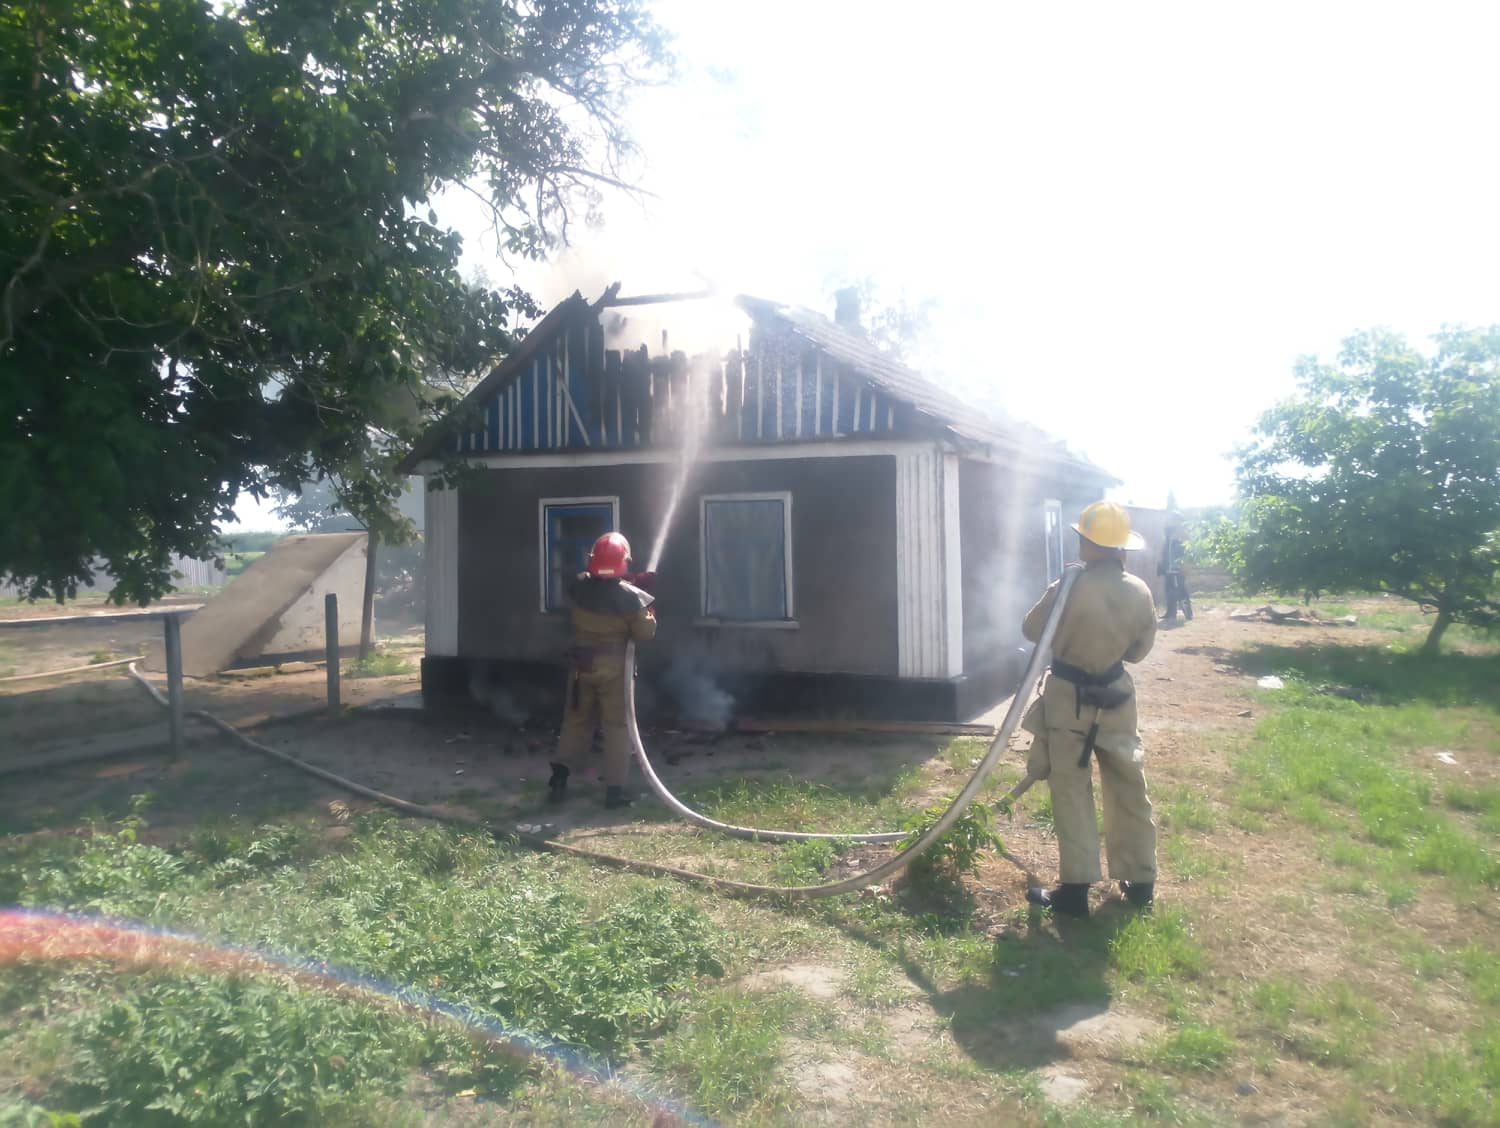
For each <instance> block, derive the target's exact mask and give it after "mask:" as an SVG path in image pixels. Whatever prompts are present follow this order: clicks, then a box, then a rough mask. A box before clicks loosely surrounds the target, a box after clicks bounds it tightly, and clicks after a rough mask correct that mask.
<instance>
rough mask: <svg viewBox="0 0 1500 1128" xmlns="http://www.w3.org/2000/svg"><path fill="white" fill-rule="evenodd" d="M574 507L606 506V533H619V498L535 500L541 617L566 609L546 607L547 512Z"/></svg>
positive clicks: (559, 612) (552, 498)
mask: <svg viewBox="0 0 1500 1128" xmlns="http://www.w3.org/2000/svg"><path fill="white" fill-rule="evenodd" d="M575 505H607V506H609V509H610V516H609V529H608V530H606V531H607V532H612V533H618V532H619V531H620V498H619V495H618V494H616V495H615V496H613V497H542V498H537V503H536V523H537V573H538V574H537V587H538V592H537V594H538V607H539V608H540V610H541V613H542V614H543V615H561V614H562V613H563V612H564V611H566V610H567V608H566V607H548V606H547V578H548V577H547V555H548V553H547V510H548V509H550V508H553V507H556V508H563V507H565V506H575Z"/></svg>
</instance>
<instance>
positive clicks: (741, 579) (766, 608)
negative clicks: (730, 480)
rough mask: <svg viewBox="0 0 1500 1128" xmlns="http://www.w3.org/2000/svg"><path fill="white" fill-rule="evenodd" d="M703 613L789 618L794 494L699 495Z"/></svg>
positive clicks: (751, 619) (748, 619)
mask: <svg viewBox="0 0 1500 1128" xmlns="http://www.w3.org/2000/svg"><path fill="white" fill-rule="evenodd" d="M702 505H703V509H702V517H703V558H702V572H703V616H704V618H706V619H710V620H713V621H717V622H731V623H789V622H790V621H791V619H792V552H791V546H792V495H791V494H789V493H768V494H721V495H718V496H709V497H705V498H703V502H702Z"/></svg>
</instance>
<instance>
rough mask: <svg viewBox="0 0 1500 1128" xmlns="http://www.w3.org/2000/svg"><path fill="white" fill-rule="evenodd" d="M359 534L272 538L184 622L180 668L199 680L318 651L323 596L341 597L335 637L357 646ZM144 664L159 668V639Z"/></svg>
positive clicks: (162, 664) (362, 538)
mask: <svg viewBox="0 0 1500 1128" xmlns="http://www.w3.org/2000/svg"><path fill="white" fill-rule="evenodd" d="M366 544H367V537H366V535H365V534H364V533H316V534H313V533H309V534H294V535H292V536H289V537H286V538H284V539H283V540H281V541H278V542H277V543H276V544H275V545H274V546H273V547H272V548H271V549H270V550H269V551H268V552H267V553H266V554H265V555H264V556H262V557H261V558H260V559H259V560H256V561H255V562H254V563H252V564H251V565H250V566H249V567H248V568H246V569H245V570H244V571H243V572H241V573H240V574H239V575H238V576H236V577H235V578H234V580H232V581H231V582H230V583H229V585H228V586H227V587H225V588H224V590H223V591H221V592H220V593H219V594H218V595H216V596H215V597H214V598H213V599H211V600H210V601H209V602H208V603H206V604H204V605H203V607H202V608H201V609H200V610H198V611H196V612H194V613H193V614H192V615H191V616H190V617H189V618H188V619H186V620H185V621H184V622H183V624H182V672H183V673H184V674H187V675H188V676H189V677H194V678H202V677H207V676H209V675H210V674H216V673H218V672H219V671H220V670H227V669H230V668H232V667H235V666H256V665H270V664H272V663H276V662H283V661H287V660H290V659H293V658H304V657H310V656H314V657H315V656H321V655H322V654H323V649H324V638H323V597H324V596H325V595H327V594H328V593H329V592H334V593H336V594H337V595H338V597H339V642H340V644H341V645H342V647H343V648H345V649H347V648H350V647H357V646H358V645H359V630H360V612H361V609H362V605H363V600H364V588H365V551H366ZM145 664H146V668H147V669H149V670H165V669H166V661H165V659H164V657H163V653H162V644H161V643H160V642H158V643H156V644H155V645H154V646H153V647H152V648H151V649H150V650H149V651H148V652H147V654H146V663H145Z"/></svg>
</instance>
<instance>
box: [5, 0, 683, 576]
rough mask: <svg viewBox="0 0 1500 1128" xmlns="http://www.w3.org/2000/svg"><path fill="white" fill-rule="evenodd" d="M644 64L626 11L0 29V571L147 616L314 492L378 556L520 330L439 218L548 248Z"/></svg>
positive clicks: (585, 7) (191, 9) (155, 13)
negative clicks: (469, 269) (181, 584)
mask: <svg viewBox="0 0 1500 1128" xmlns="http://www.w3.org/2000/svg"><path fill="white" fill-rule="evenodd" d="M664 58H665V55H664V52H663V49H662V46H661V43H660V39H659V36H658V35H657V33H656V31H655V29H654V27H653V26H652V24H651V23H650V20H649V18H648V17H647V16H646V15H645V13H644V10H643V8H642V6H641V3H640V2H639V0H549V2H548V3H546V4H542V5H539V6H530V7H527V8H525V9H516V8H514V7H513V6H511V5H509V4H506V3H500V2H496V0H419V2H418V3H399V4H398V3H394V2H390V0H379V2H377V3H375V4H374V5H373V6H371V5H369V4H363V3H360V4H356V3H352V2H350V0H321V2H319V3H316V4H311V5H308V4H300V3H291V2H289V0H251V2H246V3H242V4H239V5H236V6H225V5H211V4H204V3H201V2H200V0H158V2H156V3H152V4H133V5H121V4H117V3H95V2H88V0H78V2H75V3H72V4H48V5H41V4H32V5H21V6H18V7H14V8H12V9H8V10H7V11H6V13H5V14H3V15H0V210H3V212H4V214H5V215H6V218H7V222H6V223H5V225H4V226H3V229H0V419H3V420H4V421H5V426H4V427H3V428H0V506H3V507H4V510H5V512H6V514H7V521H6V522H5V524H4V527H3V528H0V576H4V575H6V574H9V575H12V576H14V577H15V578H16V579H18V580H19V581H20V582H22V583H23V584H25V585H26V586H27V587H28V589H29V591H30V592H31V594H33V595H35V596H41V595H52V596H62V595H64V594H68V593H70V592H71V591H72V590H73V588H74V586H75V585H76V584H77V583H78V582H80V581H81V580H83V579H84V578H85V577H86V576H87V575H88V563H89V561H90V560H91V559H93V558H94V557H96V556H97V557H103V558H104V559H105V561H107V563H108V565H109V567H110V570H111V571H112V572H113V574H114V575H115V576H116V577H117V579H118V584H117V588H116V594H117V596H118V597H119V598H121V599H125V598H129V599H135V600H141V601H144V600H146V599H147V598H149V597H151V596H153V595H155V594H158V593H159V592H161V591H162V590H163V589H164V588H165V587H167V586H169V576H168V572H167V568H168V561H169V559H170V556H171V555H172V554H173V553H181V554H183V555H188V556H207V555H211V554H212V553H213V551H214V548H215V525H216V524H217V523H218V522H219V521H221V520H223V519H224V518H225V517H226V516H227V515H228V513H229V512H230V510H231V507H232V505H233V503H234V500H235V498H236V496H237V495H238V493H239V492H240V491H241V490H249V491H251V492H257V493H258V492H263V491H266V490H269V489H271V488H273V487H276V486H287V487H295V486H296V485H297V484H298V483H300V482H301V481H302V480H303V479H304V478H305V477H308V476H310V475H311V476H317V475H320V474H323V475H336V476H337V477H338V478H339V479H340V480H341V481H344V482H348V483H350V491H349V494H350V499H351V509H352V511H353V512H354V514H355V516H356V517H358V518H359V519H360V520H361V521H364V522H365V523H366V524H368V525H371V526H372V527H375V528H377V529H378V530H379V531H381V532H382V533H383V534H384V535H385V536H386V539H387V540H388V541H389V540H391V539H393V538H395V537H396V536H397V535H398V533H399V531H400V530H399V527H398V524H397V523H395V522H394V521H393V520H392V519H391V514H392V507H391V505H390V490H389V488H388V487H387V486H386V485H385V484H383V483H386V482H388V480H389V478H390V477H391V475H392V474H393V472H394V463H395V461H396V457H397V455H398V454H399V453H400V452H401V451H402V450H403V448H404V446H405V445H406V444H408V443H409V442H410V440H411V439H412V438H413V437H414V436H415V435H416V434H417V433H419V431H420V430H421V429H422V428H423V425H424V423H425V422H426V421H427V420H428V418H429V417H430V416H431V414H432V412H433V411H434V410H435V406H436V398H437V395H438V391H439V389H440V388H441V387H443V386H446V387H448V388H449V389H450V390H451V388H452V387H453V386H454V385H455V384H456V385H458V386H460V387H462V386H463V385H465V384H466V383H467V382H468V381H469V380H471V379H472V378H473V377H474V376H475V375H477V374H478V373H480V372H482V371H483V370H484V369H485V368H486V367H487V366H488V365H490V364H492V363H494V362H495V361H496V360H497V359H498V358H499V357H500V356H501V355H503V354H504V352H505V351H506V350H507V349H508V348H509V347H510V345H511V343H512V336H511V328H510V327H511V325H512V324H513V323H514V322H515V321H516V320H517V318H518V316H526V315H530V314H531V313H532V310H533V308H534V307H532V306H531V304H530V301H529V299H528V298H526V297H525V295H521V294H517V293H514V292H510V293H500V292H496V291H493V290H489V289H487V288H478V287H471V286H469V285H466V284H465V283H464V282H463V280H462V279H461V277H460V275H459V272H458V262H459V254H460V251H461V244H460V241H459V239H458V237H457V235H456V234H455V233H453V232H450V231H445V230H442V229H440V228H439V227H437V225H436V214H435V210H434V209H433V208H432V206H431V202H432V199H433V197H434V196H435V195H436V194H437V193H439V192H441V191H442V190H443V189H444V188H445V187H446V186H449V185H451V184H453V183H454V182H456V181H468V180H470V179H473V178H476V177H477V178H479V179H481V180H484V181H488V182H489V184H490V185H491V189H492V200H491V203H492V205H493V207H494V214H495V220H496V223H497V226H498V227H499V229H500V231H501V233H502V234H503V235H504V236H505V237H506V239H507V241H508V242H509V244H510V246H511V247H512V249H513V250H515V251H517V252H518V253H521V254H526V255H539V254H541V253H543V252H544V250H546V249H547V248H548V247H550V246H551V245H552V243H553V241H554V240H555V239H556V237H557V236H558V234H559V233H560V231H561V230H562V227H563V226H564V224H565V222H566V216H567V213H568V210H569V208H571V207H574V206H576V204H577V203H579V202H583V200H584V194H586V192H587V189H588V185H589V172H588V170H590V169H591V168H593V167H596V166H597V165H598V164H599V163H600V162H608V161H611V160H612V159H613V157H614V155H615V154H616V153H618V152H619V151H621V150H622V149H623V147H624V145H625V143H626V139H625V138H624V136H623V134H622V132H621V130H620V126H619V120H618V112H617V111H618V107H619V102H620V99H621V98H622V97H623V95H624V93H625V92H626V91H627V90H629V89H630V88H631V87H632V86H633V85H634V84H635V83H636V82H637V81H638V79H639V78H640V77H642V76H645V75H649V74H650V73H652V72H653V71H655V70H656V69H657V68H658V67H659V66H660V65H661V64H662V63H663V61H664ZM596 139H597V144H596V143H595V140H596ZM424 217H425V218H424Z"/></svg>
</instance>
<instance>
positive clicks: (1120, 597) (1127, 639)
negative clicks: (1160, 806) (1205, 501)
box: [1021, 559, 1156, 884]
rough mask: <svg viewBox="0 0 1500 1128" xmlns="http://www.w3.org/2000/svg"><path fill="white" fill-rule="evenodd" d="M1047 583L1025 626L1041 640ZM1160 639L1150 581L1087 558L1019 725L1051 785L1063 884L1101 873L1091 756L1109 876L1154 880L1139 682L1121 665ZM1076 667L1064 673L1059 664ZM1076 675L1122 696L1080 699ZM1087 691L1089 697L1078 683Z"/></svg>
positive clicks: (1114, 563) (1053, 593)
mask: <svg viewBox="0 0 1500 1128" xmlns="http://www.w3.org/2000/svg"><path fill="white" fill-rule="evenodd" d="M1057 589H1058V584H1055V583H1054V584H1053V585H1052V586H1051V587H1050V588H1048V589H1047V591H1046V594H1044V595H1043V596H1042V598H1041V599H1040V600H1038V602H1037V604H1036V606H1035V607H1033V608H1032V609H1031V610H1030V611H1029V612H1028V613H1027V615H1026V620H1025V622H1024V623H1023V624H1022V627H1021V630H1022V633H1023V634H1025V636H1026V637H1027V639H1029V640H1030V641H1032V642H1036V641H1038V640H1039V639H1040V638H1041V636H1042V628H1043V626H1045V624H1046V622H1047V616H1048V614H1049V613H1050V612H1051V610H1052V604H1053V601H1054V600H1055V599H1056V598H1057ZM1155 640H1156V605H1155V603H1154V602H1153V600H1152V598H1151V589H1150V588H1148V587H1147V586H1146V585H1145V583H1144V582H1142V581H1141V580H1140V579H1138V578H1137V577H1135V576H1132V575H1131V574H1130V573H1129V572H1127V571H1125V565H1124V563H1123V561H1120V560H1118V559H1110V560H1099V561H1094V562H1092V563H1090V564H1088V565H1087V566H1086V567H1085V568H1084V570H1083V574H1082V575H1080V576H1079V577H1078V578H1077V580H1076V581H1074V584H1073V590H1072V592H1071V593H1070V594H1069V596H1068V602H1067V605H1066V606H1065V607H1064V608H1063V612H1062V621H1061V622H1060V623H1058V627H1057V633H1056V635H1055V636H1054V638H1053V643H1052V656H1053V667H1052V670H1051V671H1050V672H1049V673H1048V675H1047V681H1046V683H1045V684H1044V685H1043V687H1042V695H1041V697H1039V698H1038V699H1037V700H1036V702H1034V703H1033V704H1032V706H1031V708H1030V709H1029V710H1027V713H1026V719H1025V720H1024V721H1022V724H1021V727H1022V728H1024V729H1025V730H1026V731H1027V732H1029V733H1031V734H1032V743H1031V752H1030V754H1029V755H1028V756H1027V759H1026V770H1027V771H1028V773H1030V774H1031V775H1032V776H1034V777H1035V778H1037V779H1045V780H1046V781H1047V785H1048V786H1049V787H1050V788H1051V790H1052V822H1053V827H1054V829H1055V830H1056V832H1057V850H1058V874H1059V878H1060V880H1061V881H1063V882H1065V883H1070V884H1071V883H1080V884H1082V883H1092V882H1095V881H1099V880H1100V879H1101V877H1100V872H1099V828H1098V825H1097V823H1096V822H1095V820H1094V789H1093V765H1092V762H1091V761H1092V760H1093V759H1095V758H1097V759H1098V761H1099V779H1100V784H1101V786H1102V789H1103V792H1104V842H1105V850H1106V852H1107V854H1108V856H1109V873H1110V876H1111V877H1112V878H1114V879H1116V880H1118V881H1129V882H1132V883H1134V882H1140V883H1143V884H1146V883H1151V882H1154V881H1155V880H1156V823H1155V821H1154V820H1153V819H1152V816H1151V800H1150V799H1149V798H1148V797H1147V795H1146V773H1145V757H1144V754H1143V752H1142V750H1141V738H1140V733H1139V732H1138V731H1137V729H1136V712H1135V683H1134V682H1133V681H1132V680H1131V677H1130V675H1129V674H1128V673H1126V672H1125V671H1124V669H1123V667H1122V666H1121V663H1122V662H1139V661H1140V660H1141V659H1142V658H1144V657H1145V656H1146V655H1147V654H1149V653H1150V652H1151V645H1152V643H1153V642H1155ZM1060 670H1061V671H1064V672H1067V673H1070V674H1072V676H1073V678H1074V680H1072V681H1069V680H1067V679H1066V678H1065V677H1063V676H1060V675H1059V671H1060ZM1078 682H1084V683H1085V684H1088V683H1092V685H1093V686H1097V687H1098V688H1099V689H1100V690H1101V691H1102V692H1101V693H1100V694H1098V696H1099V697H1102V698H1105V699H1108V698H1117V699H1119V701H1120V703H1119V704H1118V705H1115V706H1113V707H1111V708H1100V707H1098V706H1095V705H1089V704H1085V703H1083V702H1081V701H1080V700H1079V695H1080V688H1079V685H1078V684H1077V683H1078ZM1083 695H1084V697H1085V699H1087V698H1088V697H1090V696H1093V694H1091V692H1090V691H1089V690H1084V691H1083ZM1095 723H1097V724H1098V731H1097V735H1096V737H1095V741H1094V748H1093V755H1092V756H1091V757H1090V758H1089V759H1090V762H1088V763H1085V764H1083V765H1082V766H1080V764H1079V761H1080V759H1081V758H1082V756H1083V754H1084V749H1085V747H1086V741H1087V738H1088V734H1089V730H1090V728H1091V727H1092V726H1093V725H1094V724H1095Z"/></svg>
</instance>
